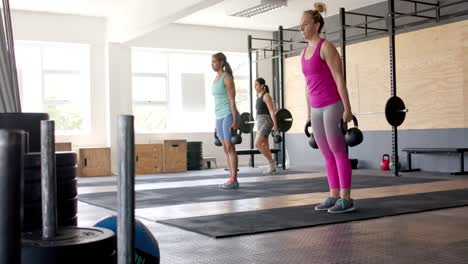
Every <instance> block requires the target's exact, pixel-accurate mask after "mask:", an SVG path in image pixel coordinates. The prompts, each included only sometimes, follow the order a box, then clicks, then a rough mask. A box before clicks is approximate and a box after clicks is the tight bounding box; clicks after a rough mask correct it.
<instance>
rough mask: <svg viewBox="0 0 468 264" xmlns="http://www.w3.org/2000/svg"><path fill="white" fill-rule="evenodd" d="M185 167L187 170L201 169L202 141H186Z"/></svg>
mask: <svg viewBox="0 0 468 264" xmlns="http://www.w3.org/2000/svg"><path fill="white" fill-rule="evenodd" d="M187 169H188V170H201V169H203V149H202V142H200V141H192V142H187Z"/></svg>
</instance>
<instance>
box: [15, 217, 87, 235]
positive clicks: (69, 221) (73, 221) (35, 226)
mask: <svg viewBox="0 0 468 264" xmlns="http://www.w3.org/2000/svg"><path fill="white" fill-rule="evenodd" d="M39 221H40V222H35V223H34V222H32V223H31V222H27V223H23V229H22V230H23V232H32V231H36V230H40V229H41V228H42V220H39ZM58 225H59V227H67V226H77V225H78V216H74V217H70V218H63V217H62V218H59V219H58Z"/></svg>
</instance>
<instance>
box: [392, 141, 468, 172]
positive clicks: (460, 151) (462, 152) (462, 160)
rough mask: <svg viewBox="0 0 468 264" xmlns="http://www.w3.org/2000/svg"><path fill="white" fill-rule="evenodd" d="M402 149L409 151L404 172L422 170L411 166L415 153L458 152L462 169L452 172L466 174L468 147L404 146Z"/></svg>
mask: <svg viewBox="0 0 468 264" xmlns="http://www.w3.org/2000/svg"><path fill="white" fill-rule="evenodd" d="M402 151H404V152H406V153H407V156H406V158H407V161H408V169H407V170H401V171H402V172H411V171H420V170H421V169H418V168H414V169H413V168H412V167H411V156H412V155H413V154H458V155H459V157H460V170H459V171H457V172H452V173H450V174H452V175H466V174H468V171H465V152H467V151H468V148H404V149H403V150H402Z"/></svg>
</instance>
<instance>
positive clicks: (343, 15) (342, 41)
mask: <svg viewBox="0 0 468 264" xmlns="http://www.w3.org/2000/svg"><path fill="white" fill-rule="evenodd" d="M340 47H341V63H342V64H343V65H342V68H343V79H344V81H345V84H346V81H347V78H346V76H347V75H346V12H345V9H344V8H343V7H341V8H340ZM346 153H347V154H348V155H349V147H348V145H346Z"/></svg>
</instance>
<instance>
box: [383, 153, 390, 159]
mask: <svg viewBox="0 0 468 264" xmlns="http://www.w3.org/2000/svg"><path fill="white" fill-rule="evenodd" d="M385 157H386V158H387V159H385ZM382 160H390V155H388V154H383V155H382Z"/></svg>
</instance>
